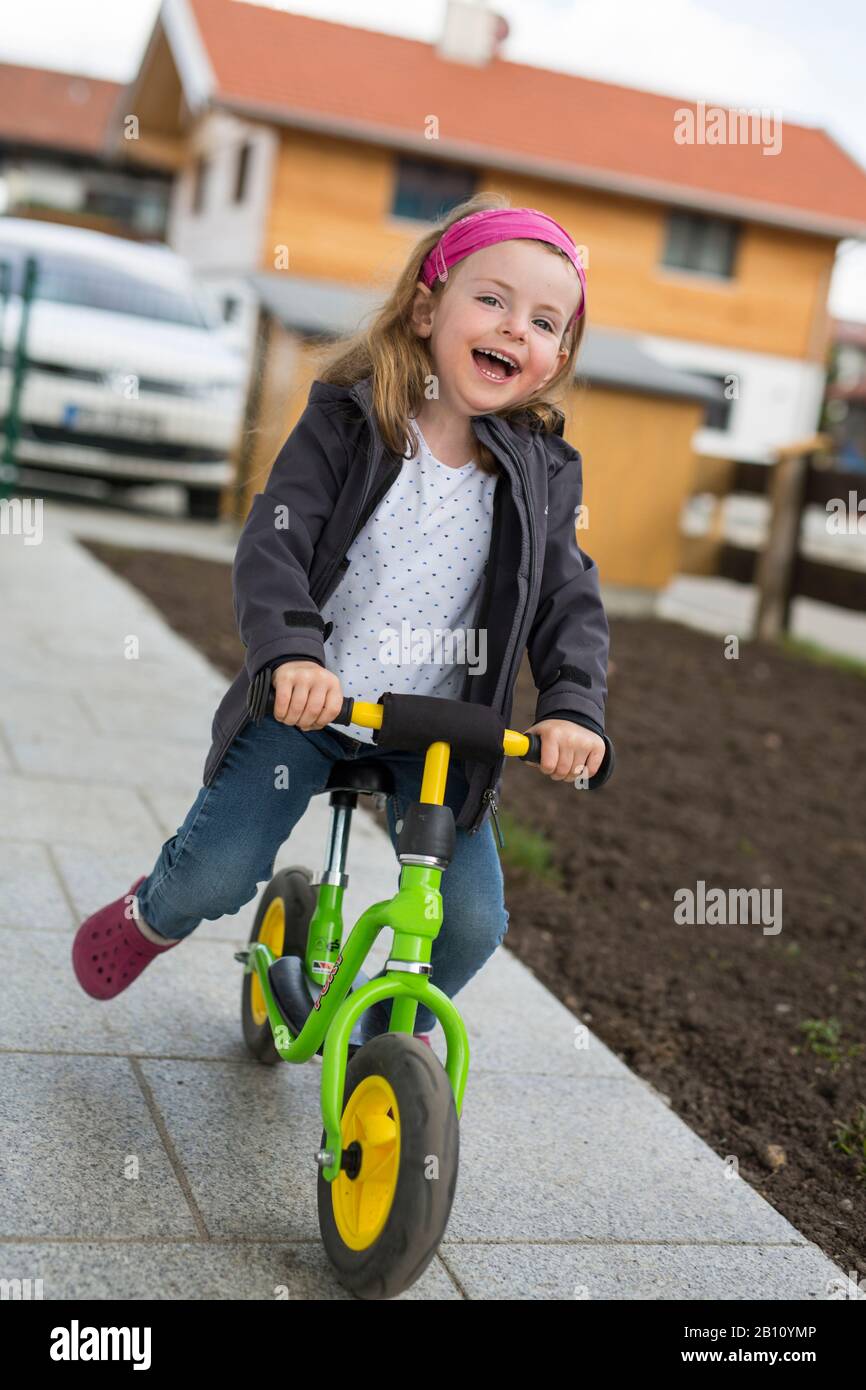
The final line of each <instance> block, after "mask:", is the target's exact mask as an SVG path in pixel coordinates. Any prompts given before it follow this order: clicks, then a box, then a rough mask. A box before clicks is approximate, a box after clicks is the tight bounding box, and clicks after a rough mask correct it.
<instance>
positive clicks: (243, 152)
mask: <svg viewBox="0 0 866 1390" xmlns="http://www.w3.org/2000/svg"><path fill="white" fill-rule="evenodd" d="M252 152H253V147H252V145H250V144H249V143H244V144H243V145H241V147H240V149H239V150H238V163H237V169H236V170H235V202H236V203H242V202H243V200H244V195H245V193H246V191H247V178H248V175H249V169H250V157H251V155H252Z"/></svg>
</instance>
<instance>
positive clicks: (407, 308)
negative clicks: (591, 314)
mask: <svg viewBox="0 0 866 1390" xmlns="http://www.w3.org/2000/svg"><path fill="white" fill-rule="evenodd" d="M510 206H511V202H510V200H509V199H508V198H506V197H505V196H504V195H503V194H499V193H476V194H475V195H474V196H473V197H471V198H468V199H466V201H465V202H463V203H460V204H459V206H457V207H455V208H452V209H451V211H450V212H449V213H448V214H447V215H446V216H445V217H444V218H443V219H442V220H441V221H440V222H439V223H438V224H437V225H436V227H435V228H434V229H433V230H432V231H430V232H427V233H426V234H425V235H424V236H423V237H421V239H420V240H419V241H418V242H416V244H415V246H414V247H413V249H412V251H411V253H410V255H409V258H408V260H407V262H406V264H405V266H404V267H403V270H402V271H401V273H400V276H399V278H398V279H397V282H396V284H395V285H394V286H393V288H392V289H391V291H390V293H389V294H388V296H387V298H386V300H385V302H384V303H383V304H382V305H381V306H380V307H379V308H378V309H377V310H375V311H374V313H375V317H374V318H373V321H372V323H371V324H370V325H369V326H368V327H366V328H361V329H359V330H358V331H357V332H355V333H354V334H352V335H351V336H350V337H347V338H342V339H340V340H339V341H338V342H337V343H336V345H335V344H333V343H332V344H331V345H329V347H327V348H326V349H325V350H324V351H323V352H321V353H320V354H319V356H318V362H319V365H318V368H317V370H316V378H317V379H318V380H320V381H325V382H330V383H331V384H332V385H335V386H354V384H355V383H356V382H357V381H360V380H362V379H363V378H364V377H367V376H372V379H373V380H372V387H373V409H374V410H375V413H376V419H377V422H378V425H379V429H380V432H381V435H382V439H383V441H384V443H385V446H386V448H387V449H389V450H390V451H391V452H392V453H394V454H396V455H398V456H399V457H407V456H408V455H411V453H412V452H413V451H414V447H415V440H414V438H413V437H412V435H411V433H410V430H409V416H410V415H413V416H414V415H417V414H418V413H419V411H420V409H421V406H422V404H423V402H424V400H425V398H426V397H425V386H426V384H427V382H428V381H429V379H430V377H431V376H432V375H434V370H433V358H432V355H431V352H430V347H429V340H428V339H426V338H421V337H419V336H418V334H417V333H416V332H415V330H414V329H413V327H412V309H413V305H414V302H415V297H416V295H417V292H418V281H419V280H420V279H421V266H422V265H423V263H424V260H425V257H426V256H427V254H428V253H429V252H430V251H432V249H433V247H434V246H435V245H436V243H437V242H438V240H439V238H440V237H441V235H442V233H443V232H444V231H445V230H446V229H447V228H448V227H450V226H451V224H452V223H453V222H456V221H458V219H459V218H461V217H466V216H468V214H469V213H471V212H478V211H479V210H480V209H482V208H496V207H510ZM516 239H517V240H521V241H527V240H532V244H533V245H535V246H544V247H545V248H546V249H547V250H548V251H550V252H551V253H552V254H553V255H556V256H561V257H562V259H563V260H565V261H566V262H568V264H569V265H571V262H570V261H569V260H568V257H567V256H566V254H565V252H564V251H562V250H560V248H559V247H558V246H552V245H550V244H549V243H548V242H540V241H535V240H533V239H531V238H526V237H520V238H516ZM450 283H451V282H450V279H449V280H447V281H446V282H445V284H444V285H443V284H442V282H441V281H440V280H438V279H436V280H435V281H434V282H433V285H432V286H431V292H432V294H433V297H434V300H435V299H436V298H438V297H439V296H440V295H441V294H443V293H445V292H446V291H447V288H448V285H449V284H450ZM585 324H586V314H582V315H581V317H580V318H579V319H578V320H577V323H576V324H570V325H569V326H568V327H567V328H566V330H565V332H564V334H563V338H562V340H561V345H564V344H565V343H566V341H567V343H568V354H567V356H566V358H565V359H564V361H563V362H562V364H561V366H560V367H559V369H558V370H557V372H556V373H555V375H554V376H553V377H551V379H550V380H549V381H548V382H547V383H546V384H545V385H544V386H543V387H542V388H540V389H539V390H538V391H536V392H534V393H533V395H531V396H529V397H528V398H527V399H526V400H524V401H521V402H519V403H516V404H515V405H513V406H511V407H508V408H506V409H504V410H502V411H497V412H495V413H496V414H497V415H499V416H500V417H501V418H503V419H518V418H520V419H521V420H522V422H523V423H524V424H527V423H528V424H530V425H531V426H532V427H534V428H539V429H541V430H544V431H546V432H550V431H551V430H553V429H554V428H555V427H556V425H557V423H558V421H559V418H560V413H561V410H562V406H561V404H560V402H561V401H562V400H563V398H564V395H565V390H566V389H567V386H568V384H569V383H570V382H571V379H572V376H573V371H574V362H575V359H576V357H577V352H578V349H579V347H580V344H581V341H582V338H583V333H584V326H585ZM477 443H478V460H477V461H478V466H479V468H481V469H482V470H483V471H484V472H485V473H491V474H495V473H498V472H499V464H498V461H497V460H496V458H495V457H494V456H493V454H492V453H491V451H490V450H489V449H488V448H487V447H486V446H485V445H483V444H482V443H481V441H480V440H478V441H477Z"/></svg>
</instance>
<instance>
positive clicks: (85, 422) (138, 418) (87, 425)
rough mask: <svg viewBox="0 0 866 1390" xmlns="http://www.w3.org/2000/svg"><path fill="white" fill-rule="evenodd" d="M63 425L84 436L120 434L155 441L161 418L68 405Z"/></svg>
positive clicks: (64, 412) (130, 412)
mask: <svg viewBox="0 0 866 1390" xmlns="http://www.w3.org/2000/svg"><path fill="white" fill-rule="evenodd" d="M63 424H64V425H67V426H71V428H72V429H75V430H81V432H82V434H119V435H126V436H128V437H131V438H133V439H155V438H156V437H157V435H158V434H159V424H160V422H159V417H158V416H156V415H140V414H139V413H138V411H135V412H133V411H129V412H127V411H125V410H91V409H90V408H89V407H87V406H80V405H67V406H66V407H65V409H64V411H63Z"/></svg>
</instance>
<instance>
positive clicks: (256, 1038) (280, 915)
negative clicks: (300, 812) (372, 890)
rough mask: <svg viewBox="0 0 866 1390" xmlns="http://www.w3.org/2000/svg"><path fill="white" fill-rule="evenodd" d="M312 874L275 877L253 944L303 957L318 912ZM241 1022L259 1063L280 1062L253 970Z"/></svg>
mask: <svg viewBox="0 0 866 1390" xmlns="http://www.w3.org/2000/svg"><path fill="white" fill-rule="evenodd" d="M312 877H313V875H312V871H311V870H310V869H305V868H303V867H302V866H300V865H292V867H291V868H288V869H280V870H279V872H278V873H276V874H274V876H273V878H272V879H271V881H270V883H269V884H268V886H267V888H266V889H265V891H264V893H263V894H262V897H261V901H260V902H259V906H258V909H257V911H256V916H255V921H254V922H253V925H252V929H251V931H250V935H249V940H250V943H252V942H254V941H260V942H262V943H263V944H264V945H266V946H267V947H268V949H269V950H270V951H271V952H272V953H273V955H274V957H275V958H278V957H280V956H300V957H301V958H303V956H304V955H305V953H306V950H307V934H308V930H309V926H310V920H311V918H312V916H313V913H314V912H315V909H316V890H315V888H314V887H313V885H312V882H311V880H312ZM241 1022H242V1026H243V1033H244V1041H245V1043H246V1045H247V1047H248V1048H249V1050H250V1052H251V1053H252V1054H253V1056H254V1057H255V1058H257V1059H258V1061H260V1062H262V1063H263V1064H264V1065H265V1066H273V1065H274V1063H275V1062H279V1061H281V1060H282V1059H281V1057H280V1054H279V1052H278V1051H277V1049H276V1047H275V1045H274V1035H273V1030H272V1028H271V1024H270V1020H269V1019H268V1014H267V1009H266V1007H265V996H264V994H263V993H262V987H261V985H260V984H259V977H258V975H257V974H256V973H255V971H254V970H250V971H244V977H243V981H242V984H241Z"/></svg>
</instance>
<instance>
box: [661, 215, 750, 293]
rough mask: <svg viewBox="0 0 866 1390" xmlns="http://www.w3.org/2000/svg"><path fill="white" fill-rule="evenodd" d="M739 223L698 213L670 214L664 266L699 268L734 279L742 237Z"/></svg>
mask: <svg viewBox="0 0 866 1390" xmlns="http://www.w3.org/2000/svg"><path fill="white" fill-rule="evenodd" d="M739 231H740V228H739V224H738V223H736V222H730V221H728V220H727V219H725V218H723V217H705V216H704V215H703V213H699V212H679V211H678V212H671V213H669V214H668V222H667V238H666V240H665V249H664V251H663V253H662V265H668V266H673V267H675V268H676V269H677V270H697V271H699V272H701V273H702V274H704V275H720V276H723V277H724V278H725V279H728V280H729V279H731V277H732V276H733V273H734V258H735V255H736V250H737V242H738V239H739Z"/></svg>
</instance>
